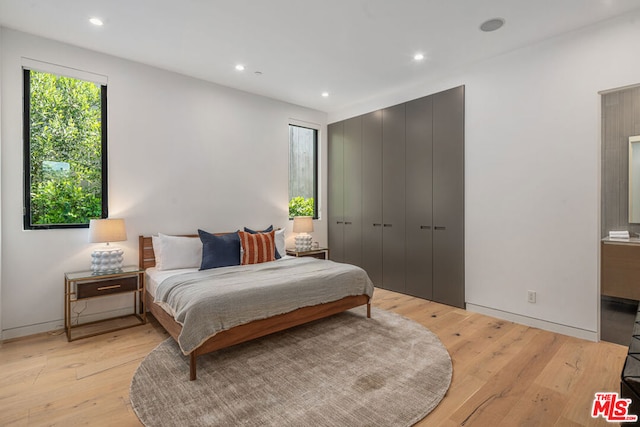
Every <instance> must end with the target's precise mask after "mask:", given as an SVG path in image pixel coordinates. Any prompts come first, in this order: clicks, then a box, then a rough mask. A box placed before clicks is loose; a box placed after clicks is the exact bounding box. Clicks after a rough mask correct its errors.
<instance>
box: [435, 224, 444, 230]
mask: <svg viewBox="0 0 640 427" xmlns="http://www.w3.org/2000/svg"><path fill="white" fill-rule="evenodd" d="M433 228H434V229H435V230H446V229H447V227H442V226H438V225H436V226H435V227H433Z"/></svg>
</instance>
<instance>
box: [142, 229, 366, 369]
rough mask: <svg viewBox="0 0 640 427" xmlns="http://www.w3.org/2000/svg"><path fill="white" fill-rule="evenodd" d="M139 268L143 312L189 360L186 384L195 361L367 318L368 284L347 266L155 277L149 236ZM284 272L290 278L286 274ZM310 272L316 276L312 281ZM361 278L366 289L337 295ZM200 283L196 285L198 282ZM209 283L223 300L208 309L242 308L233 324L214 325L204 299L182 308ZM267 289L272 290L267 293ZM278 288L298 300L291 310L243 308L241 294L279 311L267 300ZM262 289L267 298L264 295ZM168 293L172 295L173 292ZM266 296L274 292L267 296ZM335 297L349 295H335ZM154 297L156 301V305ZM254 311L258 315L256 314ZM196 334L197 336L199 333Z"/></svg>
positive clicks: (269, 266)
mask: <svg viewBox="0 0 640 427" xmlns="http://www.w3.org/2000/svg"><path fill="white" fill-rule="evenodd" d="M217 234H231V233H217ZM181 237H188V238H196V239H197V238H198V235H184V236H181ZM139 265H140V268H142V269H144V270H145V271H146V274H145V280H146V291H145V299H144V300H145V305H146V307H145V309H146V310H148V311H150V312H151V313H152V314H153V316H154V317H155V318H156V319H157V320H158V322H159V323H160V324H161V325H162V326H163V327H164V328H165V329H166V331H167V332H168V333H169V335H171V337H173V339H174V340H176V342H178V344H179V345H180V347H181V350H182V352H183V353H184V354H185V355H187V356H188V357H189V379H190V380H192V381H193V380H195V379H196V371H197V368H196V361H197V357H198V356H200V355H203V354H207V353H210V352H213V351H216V350H219V349H222V348H226V347H230V346H232V345H235V344H239V343H242V342H245V341H249V340H252V339H255V338H259V337H262V336H265V335H268V334H271V333H274V332H278V331H282V330H285V329H288V328H291V327H294V326H298V325H301V324H304V323H307V322H311V321H314V320H318V319H322V318H325V317H328V316H331V315H334V314H337V313H340V312H343V311H346V310H349V309H351V308H354V307H358V306H361V305H365V304H366V306H367V317H371V305H370V300H371V296H372V294H373V286H372V285H371V281H370V280H369V278H368V277H367V276H366V273H364V271H363V270H361V269H359V268H358V267H354V266H349V265H347V264H340V263H334V262H333V261H323V260H317V259H314V258H308V257H302V258H295V257H286V256H285V257H283V259H281V260H278V261H271V262H267V263H261V264H255V265H246V266H245V265H242V266H233V267H224V268H219V269H212V270H211V271H210V270H205V271H199V268H191V269H185V270H180V269H176V270H168V271H167V270H165V271H161V272H158V271H156V269H155V266H156V255H155V253H154V247H153V243H152V238H151V236H140V237H139ZM325 270H326V271H325ZM290 272H294V273H293V274H291V273H290ZM316 272H317V274H319V275H321V276H319V278H315V279H314V276H315V274H316ZM322 274H325V276H322ZM350 274H357V275H358V277H356V278H354V279H351V276H349V275H350ZM362 274H364V277H365V278H366V282H368V283H366V284H365V285H363V286H360V287H358V286H355V289H359V290H354V289H348V290H342V288H343V287H345V285H348V282H349V281H355V282H360V284H361V282H362V281H363V280H365V279H362V277H361V275H362ZM278 275H280V276H281V282H282V284H279V283H277V277H278ZM178 276H179V277H178ZM292 276H293V277H297V278H300V277H304V278H305V280H304V281H303V282H301V281H300V280H297V283H298V284H297V286H300V290H296V289H294V288H292V286H296V284H295V283H293V282H292V280H291V278H292ZM321 277H323V278H321ZM200 280H201V281H202V283H200V282H199V281H200ZM231 280H237V281H238V282H240V284H236V283H235V282H231ZM311 280H315V282H313V283H314V284H313V286H309V283H311V282H310V281H311ZM254 282H258V283H254ZM334 282H335V284H334ZM212 283H213V284H217V283H221V284H223V283H224V286H221V287H220V288H221V289H223V292H224V295H223V297H220V296H216V297H214V296H213V295H210V296H209V297H208V298H209V299H208V300H207V301H211V304H215V303H218V301H219V300H223V301H225V303H226V306H224V305H223V306H222V309H221V312H223V311H224V312H225V313H226V314H228V313H229V312H231V311H230V310H228V307H229V304H231V306H233V307H245V308H243V309H241V310H232V311H235V312H238V313H237V314H239V319H235V318H234V319H233V321H229V319H226V318H225V319H223V320H216V310H217V309H216V308H215V306H213V305H210V304H209V302H207V303H205V297H203V299H202V300H193V299H192V300H190V301H191V302H189V303H184V301H183V297H184V298H187V296H188V295H189V294H193V295H196V292H195V291H193V292H192V289H193V288H194V287H196V286H198V287H202V288H203V289H206V292H213V291H210V288H212V287H214V286H212V285H211V284H212ZM229 284H231V285H229ZM251 284H252V285H251ZM263 285H264V286H263ZM276 285H277V286H276ZM325 285H326V287H327V288H332V287H333V289H329V290H328V291H327V294H326V295H325V294H323V295H322V296H319V294H320V293H321V292H320V290H318V289H316V287H317V288H320V287H324V286H325ZM234 286H235V287H238V289H239V292H236V293H235V294H237V295H234V293H233V292H231V289H233V288H234ZM268 286H274V287H273V288H271V287H269V288H267V287H268ZM167 288H168V289H167ZM281 288H282V289H283V290H284V292H287V295H291V294H295V295H298V294H299V295H298V296H299V299H300V301H298V302H297V303H296V304H297V306H296V307H289V308H287V307H286V306H278V307H276V308H275V310H276V311H275V312H274V313H265V312H264V310H263V307H262V306H263V305H265V304H260V303H258V305H259V307H257V308H258V309H259V310H254V309H252V307H251V305H250V303H249V302H246V303H245V300H247V299H246V296H247V293H257V297H258V298H263V299H264V298H270V300H271V301H274V302H276V304H275V305H280V304H279V301H280V299H279V297H275V296H273V295H276V294H275V292H280V291H279V290H277V289H281ZM336 288H337V290H336ZM267 289H268V292H267V291H266V290H267ZM174 290H175V292H173V291H174ZM260 292H262V296H260ZM272 292H274V294H273V295H272ZM339 292H343V293H344V292H347V293H350V294H349V295H339ZM174 293H175V294H177V295H179V297H175V298H174V299H175V300H177V301H178V302H177V306H173V307H172V306H171V305H170V303H175V301H170V300H171V297H167V295H173V294H174ZM307 294H308V295H307ZM316 294H318V295H316ZM193 295H192V297H193ZM156 297H160V299H159V300H157V299H156ZM233 298H236V299H233ZM243 298H244V300H243ZM305 298H308V300H305ZM327 299H329V300H327ZM185 301H186V299H185ZM234 301H235V302H234ZM247 301H248V300H247ZM319 301H320V302H319ZM181 304H182V305H181ZM283 304H284V303H283ZM196 306H197V307H199V310H204V311H200V312H196V308H195V307H196ZM225 307H226V310H225ZM269 307H270V305H269ZM253 308H256V307H253ZM191 310H192V311H191ZM258 311H260V312H259V313H258ZM203 313H204V314H203ZM246 313H249V314H246ZM276 313H277V314H276ZM212 328H213V329H212ZM200 329H202V330H203V331H202V332H201V331H200Z"/></svg>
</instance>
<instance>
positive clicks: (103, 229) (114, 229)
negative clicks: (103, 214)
mask: <svg viewBox="0 0 640 427" xmlns="http://www.w3.org/2000/svg"><path fill="white" fill-rule="evenodd" d="M124 240H127V230H126V229H125V227H124V219H122V218H113V219H92V220H91V221H89V242H90V243H108V242H121V241H124Z"/></svg>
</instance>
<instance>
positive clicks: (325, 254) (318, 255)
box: [287, 248, 329, 259]
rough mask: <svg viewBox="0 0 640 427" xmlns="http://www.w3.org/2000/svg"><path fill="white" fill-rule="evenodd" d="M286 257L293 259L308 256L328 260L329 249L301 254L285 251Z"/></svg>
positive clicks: (291, 250)
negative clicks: (292, 257) (289, 256)
mask: <svg viewBox="0 0 640 427" xmlns="http://www.w3.org/2000/svg"><path fill="white" fill-rule="evenodd" d="M287 255H291V256H295V257H301V256H310V257H313V258H318V259H329V248H317V249H311V250H309V251H301V252H298V251H296V250H295V249H287Z"/></svg>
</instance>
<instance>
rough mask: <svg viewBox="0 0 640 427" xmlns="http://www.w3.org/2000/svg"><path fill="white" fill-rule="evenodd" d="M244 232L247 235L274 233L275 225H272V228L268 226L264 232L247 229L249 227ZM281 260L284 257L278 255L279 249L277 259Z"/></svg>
mask: <svg viewBox="0 0 640 427" xmlns="http://www.w3.org/2000/svg"><path fill="white" fill-rule="evenodd" d="M244 231H245V232H246V233H251V234H258V233H270V232H272V231H273V224H271V225H270V226H268V227H267V228H265V229H264V230H261V231H255V230H252V229H250V228H247V227H245V228H244ZM280 258H282V257H281V256H280V254H279V253H278V248H276V259H280Z"/></svg>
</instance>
